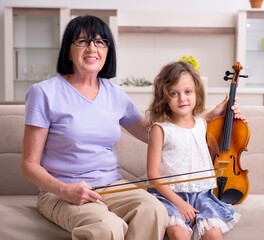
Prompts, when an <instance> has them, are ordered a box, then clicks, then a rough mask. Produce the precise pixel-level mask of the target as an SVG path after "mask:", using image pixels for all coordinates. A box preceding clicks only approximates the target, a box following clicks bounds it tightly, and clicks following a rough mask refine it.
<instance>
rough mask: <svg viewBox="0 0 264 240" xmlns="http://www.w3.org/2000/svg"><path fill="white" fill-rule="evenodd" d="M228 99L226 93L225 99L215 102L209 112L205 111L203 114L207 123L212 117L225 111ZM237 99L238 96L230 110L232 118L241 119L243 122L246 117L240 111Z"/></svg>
mask: <svg viewBox="0 0 264 240" xmlns="http://www.w3.org/2000/svg"><path fill="white" fill-rule="evenodd" d="M228 99H229V96H228V95H226V97H225V99H224V100H223V101H222V102H220V103H219V104H217V105H216V107H214V108H213V109H212V110H211V111H210V112H207V113H206V114H205V115H204V119H205V120H206V122H207V123H209V122H211V121H212V120H213V119H214V118H216V117H218V116H221V115H223V114H224V113H225V109H226V104H227V102H228ZM237 100H238V98H237V97H236V98H235V103H234V105H233V106H232V110H233V111H234V118H236V119H241V120H243V121H244V122H247V119H246V118H245V116H244V115H243V114H241V113H240V110H239V105H238V104H237Z"/></svg>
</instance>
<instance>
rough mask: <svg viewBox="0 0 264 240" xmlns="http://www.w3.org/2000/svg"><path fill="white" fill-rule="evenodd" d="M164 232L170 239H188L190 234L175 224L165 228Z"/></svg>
mask: <svg viewBox="0 0 264 240" xmlns="http://www.w3.org/2000/svg"><path fill="white" fill-rule="evenodd" d="M166 233H167V235H168V237H169V239H170V240H190V239H191V234H190V232H189V231H188V230H187V229H186V228H185V227H180V226H177V225H174V226H170V227H168V228H167V230H166Z"/></svg>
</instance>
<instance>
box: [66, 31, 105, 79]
mask: <svg viewBox="0 0 264 240" xmlns="http://www.w3.org/2000/svg"><path fill="white" fill-rule="evenodd" d="M95 39H101V37H100V36H99V35H97V36H96V37H95ZM87 40H89V39H87V37H86V36H85V35H84V34H83V33H81V34H80V36H79V38H78V39H77V40H76V41H75V42H76V43H78V45H79V43H83V42H87ZM88 43H90V44H88V46H86V47H85V46H76V45H75V44H74V43H72V44H71V46H70V53H69V58H70V60H71V61H72V63H73V72H74V73H80V74H96V76H97V74H98V72H99V71H100V70H101V69H102V68H103V66H104V64H105V60H106V57H107V52H108V46H106V47H100V45H99V46H98V47H96V46H95V44H94V42H93V41H88Z"/></svg>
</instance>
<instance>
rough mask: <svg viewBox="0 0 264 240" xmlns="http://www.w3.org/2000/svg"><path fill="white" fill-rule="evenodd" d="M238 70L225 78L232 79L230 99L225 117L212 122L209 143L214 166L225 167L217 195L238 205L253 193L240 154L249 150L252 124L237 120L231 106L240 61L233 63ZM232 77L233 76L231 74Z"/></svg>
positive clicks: (215, 192)
mask: <svg viewBox="0 0 264 240" xmlns="http://www.w3.org/2000/svg"><path fill="white" fill-rule="evenodd" d="M233 69H234V73H230V72H229V71H227V72H226V76H225V77H224V80H226V81H227V80H229V79H231V85H230V90H229V100H228V103H227V107H226V111H225V114H224V116H220V117H217V118H216V119H214V120H213V121H211V122H210V123H209V124H208V127H207V134H206V138H207V144H208V147H209V151H210V154H211V157H212V160H213V163H214V168H218V169H223V170H222V171H220V173H219V174H218V175H217V188H216V189H214V194H215V195H216V196H217V197H218V198H219V199H220V200H222V201H223V202H226V203H229V204H238V203H241V202H242V201H244V200H245V199H246V197H247V195H248V192H249V188H250V186H249V180H248V170H243V169H242V168H241V165H240V155H241V153H242V152H243V151H246V150H247V144H248V141H249V138H250V130H249V127H248V125H247V124H246V123H245V122H243V121H242V120H241V119H234V112H233V110H232V109H231V107H232V106H233V105H234V99H235V96H236V88H237V85H238V79H239V77H247V76H245V75H239V74H240V71H241V70H242V69H243V67H242V66H241V65H240V63H239V62H236V63H235V65H234V66H233ZM230 75H231V76H232V77H229V76H230Z"/></svg>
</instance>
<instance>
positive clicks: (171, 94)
mask: <svg viewBox="0 0 264 240" xmlns="http://www.w3.org/2000/svg"><path fill="white" fill-rule="evenodd" d="M177 96H178V94H177V93H176V92H171V93H170V97H177Z"/></svg>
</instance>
